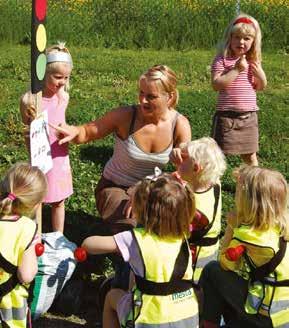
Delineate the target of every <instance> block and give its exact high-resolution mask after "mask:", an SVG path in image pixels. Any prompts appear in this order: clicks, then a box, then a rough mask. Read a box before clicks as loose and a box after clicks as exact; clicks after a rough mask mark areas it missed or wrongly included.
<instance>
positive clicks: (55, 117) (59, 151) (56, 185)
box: [42, 95, 73, 203]
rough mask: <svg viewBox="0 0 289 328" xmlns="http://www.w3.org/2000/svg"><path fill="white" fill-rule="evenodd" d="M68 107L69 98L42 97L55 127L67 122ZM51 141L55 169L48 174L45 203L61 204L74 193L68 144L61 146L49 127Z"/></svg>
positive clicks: (49, 120)
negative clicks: (66, 112) (60, 202)
mask: <svg viewBox="0 0 289 328" xmlns="http://www.w3.org/2000/svg"><path fill="white" fill-rule="evenodd" d="M67 105H68V96H67V97H62V98H60V97H58V96H57V95H54V96H53V97H51V98H45V97H42V108H43V110H46V111H47V113H48V122H49V123H51V124H54V125H58V124H59V123H64V122H65V111H66V108H67ZM49 141H50V147H51V156H52V161H53V167H52V169H51V170H50V171H49V172H48V173H47V174H46V178H47V181H48V193H47V195H46V198H45V200H44V203H54V202H59V201H61V200H63V199H66V198H68V197H69V196H70V195H71V194H72V193H73V188H72V174H71V168H70V162H69V156H68V144H64V145H59V144H58V140H57V137H56V131H55V130H54V129H53V128H51V127H49Z"/></svg>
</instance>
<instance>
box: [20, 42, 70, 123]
mask: <svg viewBox="0 0 289 328" xmlns="http://www.w3.org/2000/svg"><path fill="white" fill-rule="evenodd" d="M57 53H65V54H68V55H69V56H68V59H70V60H68V61H65V62H64V61H53V62H50V63H49V62H48V63H47V64H46V70H45V77H44V84H45V82H46V79H47V75H48V74H52V73H54V72H57V71H58V69H59V65H67V66H69V67H70V68H71V69H72V67H73V65H72V59H71V55H70V52H69V50H68V49H67V48H66V47H65V43H64V42H58V44H55V45H53V46H51V47H49V48H47V49H46V56H48V55H49V54H57ZM68 90H69V77H68V79H67V81H66V83H65V85H64V88H61V89H60V90H59V92H58V93H57V96H58V98H59V101H61V100H62V99H68V97H69V96H68V93H67V91H68ZM20 110H21V115H22V120H23V121H24V122H26V123H28V124H26V123H25V124H26V125H29V124H30V123H31V121H32V120H33V119H34V118H35V117H36V114H37V113H36V104H35V96H34V95H33V94H32V93H31V91H28V92H26V93H25V94H24V95H23V96H22V98H21V103H20ZM26 129H27V126H26Z"/></svg>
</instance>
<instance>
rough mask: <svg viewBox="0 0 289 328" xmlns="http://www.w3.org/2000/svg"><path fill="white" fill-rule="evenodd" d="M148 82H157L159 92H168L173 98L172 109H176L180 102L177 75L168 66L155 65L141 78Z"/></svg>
mask: <svg viewBox="0 0 289 328" xmlns="http://www.w3.org/2000/svg"><path fill="white" fill-rule="evenodd" d="M143 79H145V80H146V81H148V82H152V81H153V82H155V83H156V84H157V86H158V89H159V91H161V92H166V93H168V94H170V95H171V96H172V100H171V102H170V108H176V106H177V104H178V101H179V92H178V90H177V76H176V73H175V72H174V71H173V70H172V69H170V68H169V67H168V66H166V65H155V66H153V67H151V68H149V69H148V70H147V72H145V73H143V74H142V75H141V76H140V78H139V82H140V81H141V80H143Z"/></svg>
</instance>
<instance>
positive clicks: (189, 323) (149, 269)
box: [121, 228, 199, 328]
mask: <svg viewBox="0 0 289 328" xmlns="http://www.w3.org/2000/svg"><path fill="white" fill-rule="evenodd" d="M133 236H134V238H135V240H136V243H137V245H138V248H139V253H140V255H141V258H142V263H143V272H144V277H140V276H136V287H135V288H134V290H133V297H134V307H133V311H132V313H131V314H130V316H129V318H128V320H127V321H126V322H123V323H122V326H121V327H138V328H142V327H146V328H149V327H160V326H161V327H162V328H167V327H171V328H172V327H174V328H178V327H182V328H189V327H190V328H191V327H198V320H199V319H198V302H197V299H196V296H195V293H194V289H193V288H192V285H193V282H192V273H193V272H192V262H191V256H190V254H189V248H188V244H187V241H183V240H180V239H179V238H177V239H176V238H162V239H161V238H159V237H158V236H156V235H153V234H148V233H146V232H145V231H144V229H142V228H136V229H134V230H133Z"/></svg>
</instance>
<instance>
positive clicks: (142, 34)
mask: <svg viewBox="0 0 289 328" xmlns="http://www.w3.org/2000/svg"><path fill="white" fill-rule="evenodd" d="M31 3H32V1H27V0H0V20H1V26H0V40H2V41H9V42H14V43H15V42H16V43H21V44H26V43H29V42H30V38H31V37H30V28H31V27H30V25H31ZM236 7H237V0H154V1H152V0H133V1H131V0H117V1H116V0H61V1H60V0H53V1H48V11H47V23H46V27H47V35H48V39H49V40H52V42H56V41H57V40H63V39H65V41H67V42H68V44H74V45H75V46H77V45H82V46H88V45H89V46H96V47H105V48H123V49H133V48H134V49H135V48H137V49H142V48H151V49H175V50H184V49H196V48H211V47H214V46H215V45H216V44H217V43H218V41H219V40H220V38H221V37H222V34H223V31H224V29H225V27H226V26H227V24H228V22H229V21H230V20H231V19H232V18H233V17H234V15H235V14H236ZM240 9H241V10H242V11H243V12H245V13H248V14H250V15H252V16H254V17H255V18H256V19H257V20H258V21H259V22H260V25H261V28H262V32H263V36H264V38H263V41H264V42H263V43H264V47H265V48H267V49H268V48H270V49H274V48H278V49H283V50H285V51H287V52H288V51H289V49H288V31H289V4H288V1H287V0H262V1H261V0H258V1H256V0H242V1H240Z"/></svg>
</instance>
